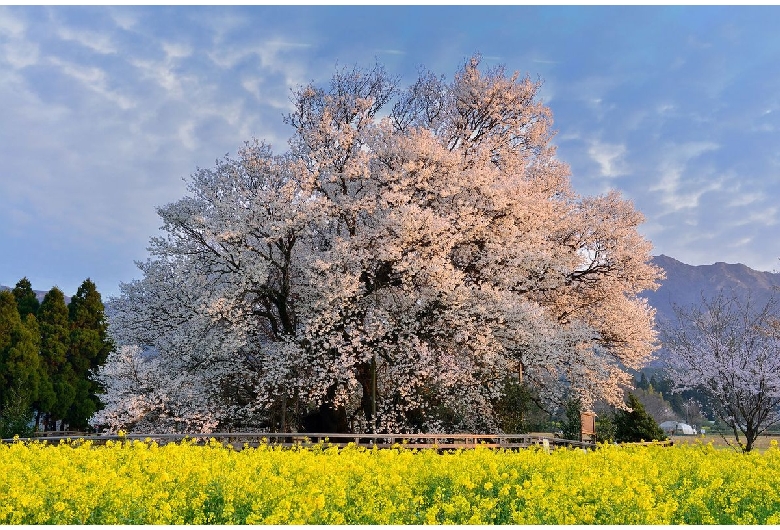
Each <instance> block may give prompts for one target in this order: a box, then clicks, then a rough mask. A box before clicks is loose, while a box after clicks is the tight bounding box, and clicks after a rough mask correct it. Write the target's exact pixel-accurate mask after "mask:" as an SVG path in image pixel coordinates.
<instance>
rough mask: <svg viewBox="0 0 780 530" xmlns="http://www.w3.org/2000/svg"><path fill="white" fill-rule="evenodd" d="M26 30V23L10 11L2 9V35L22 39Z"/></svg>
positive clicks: (0, 10) (0, 26) (0, 8)
mask: <svg viewBox="0 0 780 530" xmlns="http://www.w3.org/2000/svg"><path fill="white" fill-rule="evenodd" d="M26 29H27V27H26V25H25V23H24V22H23V21H21V20H19V19H18V18H16V17H14V16H13V15H12V14H11V12H10V10H9V9H7V8H4V7H0V35H6V36H8V37H10V38H12V39H20V38H22V37H23V36H24V32H25V30H26Z"/></svg>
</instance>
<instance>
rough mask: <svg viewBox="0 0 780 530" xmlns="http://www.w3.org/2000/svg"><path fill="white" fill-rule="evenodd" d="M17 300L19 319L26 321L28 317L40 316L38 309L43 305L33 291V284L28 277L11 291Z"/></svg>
mask: <svg viewBox="0 0 780 530" xmlns="http://www.w3.org/2000/svg"><path fill="white" fill-rule="evenodd" d="M11 292H12V293H13V295H14V298H16V307H17V308H18V309H19V317H20V318H21V319H22V320H24V319H25V317H26V316H27V315H36V314H38V308H39V307H41V303H40V302H39V301H38V297H37V296H35V292H34V291H33V289H32V284H31V283H30V280H28V279H27V277H24V278H22V279H21V280H19V281H18V282H17V283H16V286H15V287H14V288H13V291H11Z"/></svg>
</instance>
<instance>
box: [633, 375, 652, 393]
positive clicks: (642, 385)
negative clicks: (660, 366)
mask: <svg viewBox="0 0 780 530" xmlns="http://www.w3.org/2000/svg"><path fill="white" fill-rule="evenodd" d="M636 387H637V388H641V389H642V390H647V389H648V388H649V387H650V381H648V380H647V376H646V375H645V373H644V372H642V375H641V376H640V378H639V382H638V383H637V384H636Z"/></svg>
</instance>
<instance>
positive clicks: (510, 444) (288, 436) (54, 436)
mask: <svg viewBox="0 0 780 530" xmlns="http://www.w3.org/2000/svg"><path fill="white" fill-rule="evenodd" d="M211 439H215V440H217V441H219V442H221V443H223V444H228V445H231V446H233V447H234V448H236V449H242V448H243V447H245V446H247V447H258V446H259V445H261V444H268V445H272V446H282V447H293V446H304V447H305V446H312V445H316V444H318V443H320V444H322V445H324V446H338V447H345V446H347V445H348V444H350V443H351V444H354V445H357V446H360V447H367V448H373V447H377V448H379V449H388V448H392V447H395V446H396V445H400V446H403V447H406V448H408V449H438V450H446V449H472V448H475V447H477V446H480V447H485V448H492V449H524V448H528V447H533V446H542V447H561V446H562V447H567V446H571V447H579V448H593V447H595V444H593V443H591V442H581V441H578V440H565V439H563V438H556V437H553V436H543V435H538V434H462V433H459V434H341V433H279V432H252V433H235V432H215V433H196V434H192V433H190V434H185V433H177V434H143V433H127V434H122V435H118V434H100V435H77V436H74V435H71V434H58V433H42V435H39V436H34V437H31V438H17V440H19V441H46V442H50V443H51V442H59V441H60V440H66V441H76V440H84V441H86V440H90V441H92V442H93V443H94V444H104V443H105V442H106V441H109V440H112V441H124V440H142V441H145V440H149V441H154V442H156V443H158V444H166V443H170V442H180V441H182V440H191V441H193V442H194V443H196V444H204V443H207V442H208V441H209V440H211ZM2 441H3V442H13V441H14V439H4V440H2Z"/></svg>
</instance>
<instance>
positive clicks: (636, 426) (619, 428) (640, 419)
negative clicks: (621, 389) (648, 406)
mask: <svg viewBox="0 0 780 530" xmlns="http://www.w3.org/2000/svg"><path fill="white" fill-rule="evenodd" d="M627 404H628V406H629V407H631V409H632V410H631V412H628V411H625V410H618V411H616V412H615V419H614V424H615V441H617V442H642V441H645V442H651V441H653V440H659V441H660V440H666V434H665V433H664V431H663V429H661V427H659V426H658V424H657V423H656V421H655V420H654V419H653V417H652V416H650V415H649V414H648V413H647V411H646V410H645V407H644V405H642V403H641V402H640V401H639V399H637V397H636V396H635V395H634V394H631V393H629V394H628V403H627Z"/></svg>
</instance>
